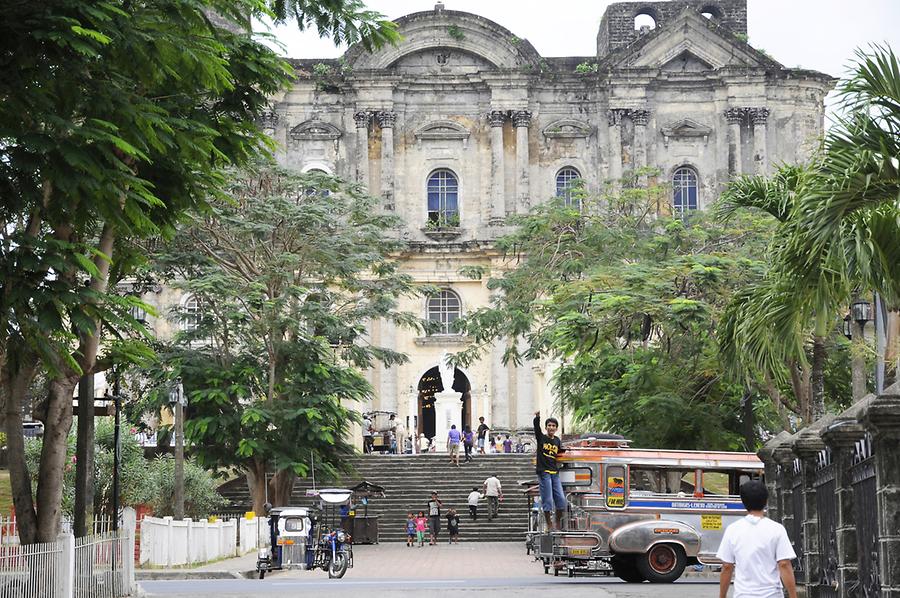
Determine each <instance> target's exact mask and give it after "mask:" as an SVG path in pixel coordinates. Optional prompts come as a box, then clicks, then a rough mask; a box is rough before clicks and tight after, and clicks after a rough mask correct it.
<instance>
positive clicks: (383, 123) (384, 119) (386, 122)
mask: <svg viewBox="0 0 900 598" xmlns="http://www.w3.org/2000/svg"><path fill="white" fill-rule="evenodd" d="M375 118H377V119H378V126H379V127H381V128H382V129H390V128H393V126H394V121H396V120H397V113H396V112H388V111H385V110H383V111H380V112H378V113H376V114H375Z"/></svg>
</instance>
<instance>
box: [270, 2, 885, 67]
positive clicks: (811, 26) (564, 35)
mask: <svg viewBox="0 0 900 598" xmlns="http://www.w3.org/2000/svg"><path fill="white" fill-rule="evenodd" d="M444 4H445V6H446V8H447V9H448V10H461V11H467V12H472V13H475V14H478V15H481V16H483V17H486V18H488V19H491V20H492V21H495V22H497V23H499V24H500V25H502V26H504V27H506V28H507V29H509V30H510V31H512V32H513V34H515V35H516V36H518V37H520V38H524V39H527V40H528V41H530V42H531V44H532V45H533V46H534V47H535V49H536V50H537V51H538V52H539V53H540V54H541V55H543V56H592V55H594V54H596V51H597V45H596V38H597V31H598V28H599V25H600V17H602V16H603V11H604V10H605V9H606V7H607V6H609V5H610V4H612V2H610V1H605V0H555V1H554V2H546V1H541V0H444ZM747 4H748V34H749V36H750V44H751V45H753V46H754V47H757V48H761V49H763V50H765V51H766V52H768V53H769V54H770V55H771V56H773V57H774V58H775V59H776V60H778V61H779V62H781V63H782V64H784V65H785V66H788V67H798V66H799V67H803V68H807V69H813V70H817V71H822V72H824V73H828V74H830V75H834V76H841V75H842V74H843V73H845V72H846V69H845V66H846V65H847V64H848V61H849V59H850V58H851V57H852V56H853V53H854V50H855V49H856V48H859V47H863V46H867V45H868V44H870V43H872V42H880V43H888V44H889V45H891V46H892V47H893V48H894V51H895V52H900V0H748V2H747ZM366 5H367V6H368V7H369V8H370V9H372V10H376V11H378V12H381V13H383V14H384V15H386V16H387V17H388V18H391V19H395V18H397V17H400V16H403V15H405V14H409V13H411V12H419V11H423V10H432V9H433V8H434V1H433V0H368V1H367V2H366ZM272 32H273V33H274V34H275V35H276V37H277V38H278V40H279V42H280V43H281V44H282V45H283V46H284V48H285V50H286V54H287V56H289V57H292V58H335V57H338V56H340V55H341V54H342V53H343V52H344V50H345V49H346V48H344V47H335V45H334V43H332V42H331V41H330V40H328V39H321V38H319V36H318V35H317V34H316V33H315V32H312V31H309V32H305V33H300V32H299V31H297V28H296V25H294V24H290V25H284V26H281V27H278V28H276V29H274V30H273V31H272Z"/></svg>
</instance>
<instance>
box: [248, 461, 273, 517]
mask: <svg viewBox="0 0 900 598" xmlns="http://www.w3.org/2000/svg"><path fill="white" fill-rule="evenodd" d="M244 471H245V472H246V474H247V487H248V488H249V490H250V497H251V498H252V499H253V512H254V513H256V514H257V515H259V516H261V517H264V516H265V515H266V507H265V505H266V503H267V502H269V497H268V494H267V492H266V490H267V489H266V462H265V461H263V460H260V459H253V460H252V461H250V463H249V464H248V465H247V467H246V468H245V469H244Z"/></svg>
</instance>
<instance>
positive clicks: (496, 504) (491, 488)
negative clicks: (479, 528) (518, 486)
mask: <svg viewBox="0 0 900 598" xmlns="http://www.w3.org/2000/svg"><path fill="white" fill-rule="evenodd" d="M483 490H484V495H485V496H486V497H487V501H488V521H491V520H492V519H493V518H494V517H496V516H497V513H498V511H499V510H500V501H501V500H503V487H502V486H501V485H500V480H498V479H497V476H495V475H491V477H489V478H488V479H486V480H485V481H484V484H483Z"/></svg>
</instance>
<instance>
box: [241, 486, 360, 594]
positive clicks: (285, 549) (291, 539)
mask: <svg viewBox="0 0 900 598" xmlns="http://www.w3.org/2000/svg"><path fill="white" fill-rule="evenodd" d="M350 495H351V491H350V490H343V489H337V488H330V489H323V490H320V491H319V492H318V496H319V508H318V509H310V508H306V507H281V508H275V509H269V511H268V515H269V517H268V535H269V538H268V542H266V541H265V540H264V539H262V538H261V539H260V543H259V545H260V549H259V553H258V555H257V560H256V570H257V572H258V573H259V579H264V578H265V576H266V574H267V573H269V572H270V571H279V570H292V569H293V570H303V571H308V570H313V569H322V570H324V571H327V572H328V577H329V578H330V579H340V578H341V577H343V576H344V574H345V573H346V572H347V569H348V568H351V567H353V539H352V538H351V536H350V534H348V533H346V532H345V531H344V530H342V529H340V528H339V527H338V524H339V519H338V518H337V508H338V506H339V505H341V504H346V503H348V502H349V500H350ZM260 529H261V530H262V529H263V527H262V526H260Z"/></svg>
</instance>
